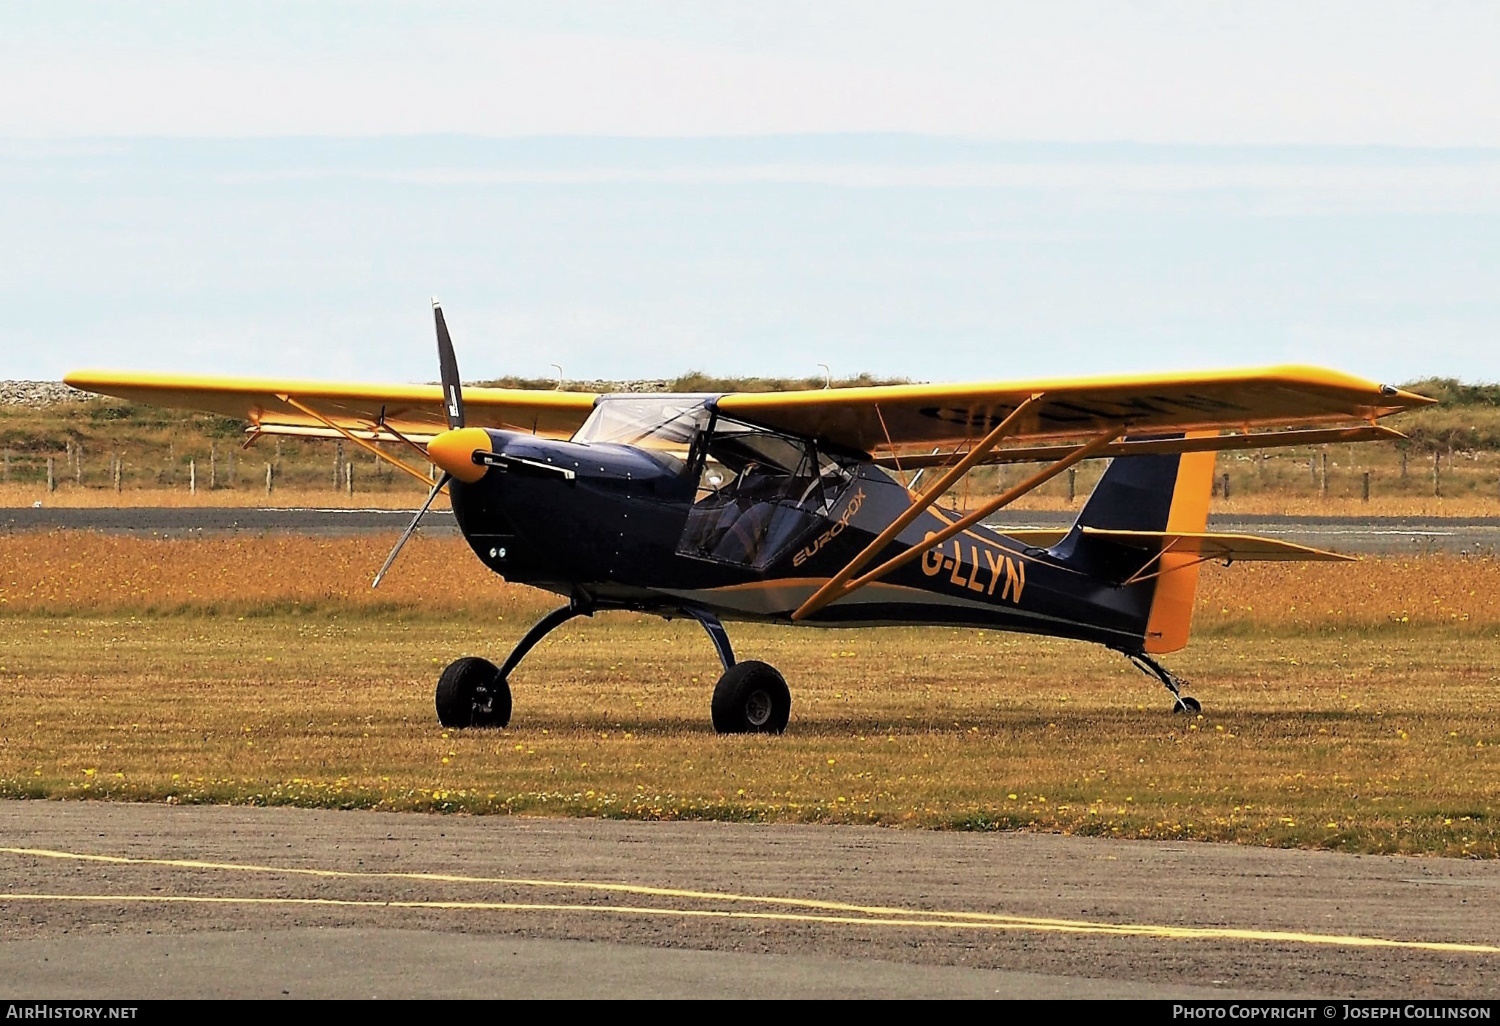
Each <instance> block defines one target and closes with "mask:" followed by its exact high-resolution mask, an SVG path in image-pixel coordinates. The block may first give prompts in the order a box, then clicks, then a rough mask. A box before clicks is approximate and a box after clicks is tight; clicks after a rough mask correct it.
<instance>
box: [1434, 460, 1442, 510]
mask: <svg viewBox="0 0 1500 1026" xmlns="http://www.w3.org/2000/svg"><path fill="white" fill-rule="evenodd" d="M1442 458H1443V454H1442V453H1440V452H1435V453H1433V454H1432V494H1433V495H1434V496H1436V497H1437V498H1439V499H1441V498H1442V497H1443V478H1442V469H1441V461H1442Z"/></svg>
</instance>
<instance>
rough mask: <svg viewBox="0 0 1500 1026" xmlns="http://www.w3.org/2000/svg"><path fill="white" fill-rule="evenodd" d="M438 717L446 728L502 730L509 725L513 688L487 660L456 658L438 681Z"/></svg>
mask: <svg viewBox="0 0 1500 1026" xmlns="http://www.w3.org/2000/svg"><path fill="white" fill-rule="evenodd" d="M437 714H438V722H439V723H441V724H442V725H443V726H445V727H503V726H505V725H506V724H507V723H509V722H510V685H509V684H508V683H506V680H505V678H504V677H502V676H501V675H500V668H499V667H498V666H496V665H495V664H494V663H492V662H490V661H489V660H488V659H480V658H479V657H478V656H464V657H463V658H462V659H456V660H454V661H453V662H451V663H449V664H448V668H447V669H446V670H444V671H443V675H442V676H441V677H439V678H438V685H437Z"/></svg>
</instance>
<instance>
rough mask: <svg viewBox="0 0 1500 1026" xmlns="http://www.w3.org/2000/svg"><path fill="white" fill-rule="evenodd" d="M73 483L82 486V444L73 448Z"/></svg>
mask: <svg viewBox="0 0 1500 1026" xmlns="http://www.w3.org/2000/svg"><path fill="white" fill-rule="evenodd" d="M73 483H74V484H75V485H78V486H79V487H82V486H83V443H82V442H79V443H78V444H77V445H75V446H73Z"/></svg>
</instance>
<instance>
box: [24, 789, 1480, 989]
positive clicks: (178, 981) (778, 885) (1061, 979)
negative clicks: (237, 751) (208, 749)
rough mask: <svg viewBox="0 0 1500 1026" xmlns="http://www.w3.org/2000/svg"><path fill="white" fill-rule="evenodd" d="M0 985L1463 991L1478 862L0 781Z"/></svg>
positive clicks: (1470, 965)
mask: <svg viewBox="0 0 1500 1026" xmlns="http://www.w3.org/2000/svg"><path fill="white" fill-rule="evenodd" d="M0 922H3V923H4V924H5V926H4V932H3V939H0V996H3V997H5V998H26V999H43V998H115V999H121V1000H129V999H146V998H162V997H257V998H258V997H273V998H274V997H280V996H288V997H366V996H370V997H373V996H380V997H440V996H441V997H586V998H612V997H635V998H638V997H698V998H701V997H928V998H930V997H1030V998H1039V997H1040V998H1048V997H1087V998H1128V997H1142V998H1183V999H1191V998H1205V997H1211V998H1227V997H1240V998H1244V997H1256V996H1307V997H1317V998H1340V997H1378V996H1389V997H1402V998H1420V997H1436V998H1471V997H1472V998H1480V997H1485V996H1489V995H1493V993H1494V979H1495V973H1496V970H1497V969H1500V865H1496V864H1493V863H1485V862H1476V861H1458V860H1449V859H1435V858H1420V859H1418V858H1391V857H1372V856H1366V857H1357V856H1345V855H1337V854H1331V853H1326V852H1303V851H1279V850H1271V849H1261V848H1248V847H1235V846H1229V845H1210V844H1192V843H1156V842H1140V841H1111V840H1107V839H1097V838H1079V837H1059V836H1050V835H1032V834H1018V833H1009V834H973V833H953V832H932V831H915V830H912V831H908V830H893V829H880V828H861V827H821V826H787V825H779V826H767V825H755V824H732V823H646V822H617V821H601V820H550V819H534V818H524V817H463V816H436V815H418V814H393V813H375V812H340V811H327V810H307V809H290V808H251V807H225V806H219V807H213V806H202V807H185V806H168V805H127V804H111V803H78V802H54V801H7V802H0Z"/></svg>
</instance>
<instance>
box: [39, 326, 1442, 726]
mask: <svg viewBox="0 0 1500 1026" xmlns="http://www.w3.org/2000/svg"><path fill="white" fill-rule="evenodd" d="M433 315H434V319H435V324H436V330H437V345H438V366H439V369H440V384H438V385H367V384H344V383H331V382H305V381H265V380H247V379H225V378H209V377H185V376H180V375H161V374H141V373H127V372H110V371H78V372H75V373H73V374H70V375H68V377H67V381H68V383H69V384H71V385H73V386H75V387H77V388H81V389H85V390H87V391H91V392H98V393H102V394H105V395H111V396H117V397H120V398H124V399H128V400H133V401H136V402H141V403H147V404H153V405H158V406H169V407H182V408H189V409H199V410H207V411H212V412H216V413H220V414H224V415H228V416H232V417H239V418H243V419H246V420H248V422H249V426H248V427H247V429H246V430H247V432H248V434H247V440H246V443H245V444H246V446H247V447H248V446H249V445H253V444H254V443H255V442H256V441H257V440H258V439H260V438H261V437H263V436H265V435H285V436H293V437H299V438H329V439H336V438H342V439H345V440H347V441H349V442H352V443H353V444H355V445H358V446H363V447H365V448H366V449H369V450H370V451H371V452H373V453H375V454H376V455H377V456H379V457H380V458H381V459H384V460H388V461H390V462H392V463H394V464H395V465H396V466H398V467H400V468H401V469H402V470H403V471H405V472H407V473H409V474H411V475H413V476H414V477H418V478H421V479H422V480H423V481H425V482H426V483H427V484H428V485H429V486H430V488H431V491H430V492H429V493H428V495H427V500H426V501H425V502H424V503H423V504H422V507H421V508H420V509H419V510H418V511H417V513H416V515H415V516H414V517H413V518H412V521H411V523H410V525H409V526H408V527H407V528H406V531H405V532H404V533H403V534H402V535H401V538H400V540H399V541H397V543H396V546H395V548H394V549H392V551H391V554H390V557H389V558H387V560H386V562H385V565H384V566H383V567H381V569H380V573H379V574H377V575H376V577H375V584H377V585H378V584H379V583H380V578H381V577H382V576H383V575H384V574H385V572H386V571H387V570H388V569H389V568H390V566H391V563H392V562H393V561H394V560H395V559H396V556H397V554H398V553H399V552H400V551H401V547H402V545H403V544H405V542H406V540H407V538H409V537H410V536H411V534H412V531H413V530H415V529H416V527H417V525H418V524H419V523H420V522H421V519H422V516H423V514H425V513H426V512H427V510H428V508H429V507H431V505H432V503H433V500H435V499H436V498H437V495H438V493H439V492H440V491H442V490H443V489H445V488H446V489H447V490H448V494H449V498H450V501H451V503H452V507H453V513H454V516H455V518H456V520H457V522H458V527H459V530H460V531H462V532H463V536H464V538H465V539H466V540H467V541H468V544H469V546H470V547H471V548H472V549H473V550H474V553H475V555H476V556H478V558H479V559H480V560H481V561H482V562H483V563H484V564H485V566H487V567H489V568H490V569H491V570H493V571H494V572H495V573H497V574H499V575H501V576H502V577H504V578H505V579H506V580H508V581H516V582H520V583H524V584H529V585H533V586H536V587H538V588H544V589H547V590H548V591H552V592H555V593H556V594H558V595H560V596H562V597H563V599H564V600H565V604H564V605H562V606H560V607H559V608H558V609H556V610H555V611H554V612H552V613H549V614H548V615H547V616H545V617H543V618H542V619H541V620H540V621H539V622H538V623H537V624H536V625H535V626H533V627H532V628H531V629H530V630H529V631H527V632H526V634H525V635H524V636H523V637H522V638H521V639H520V641H519V642H518V643H517V644H516V645H515V647H514V649H512V650H511V652H510V655H509V656H508V657H507V658H506V659H505V660H504V662H502V663H501V664H500V665H499V666H496V665H495V664H494V663H492V662H490V661H488V660H486V659H483V658H479V657H477V656H465V657H463V658H460V659H458V660H456V661H455V662H453V663H452V664H450V665H449V666H448V667H447V668H446V669H445V670H444V671H443V673H442V675H441V676H440V678H439V679H438V683H437V693H436V704H437V714H438V719H439V721H440V722H441V723H442V724H443V725H444V726H447V727H503V726H505V725H506V724H508V723H509V722H510V717H511V690H510V677H511V674H512V673H513V672H514V671H515V669H516V667H517V666H518V665H519V664H520V662H521V660H522V659H523V658H524V657H525V656H526V654H527V653H528V652H529V651H530V650H531V649H532V648H533V647H534V646H535V645H536V643H537V642H538V641H540V640H541V639H542V638H543V637H544V636H545V635H546V634H547V633H548V632H549V631H552V630H553V629H555V628H556V627H558V626H559V625H560V624H562V623H565V622H566V621H568V620H570V619H572V618H573V617H576V616H590V615H592V614H593V613H595V612H597V611H600V610H610V609H630V610H639V611H643V612H647V613H654V614H657V615H659V616H662V617H665V618H667V619H672V618H679V617H687V618H691V619H693V620H696V621H697V622H698V623H700V624H702V625H703V628H704V630H705V631H707V633H708V636H709V638H710V639H711V640H712V642H713V645H714V648H715V649H716V650H717V652H718V656H719V660H720V661H721V662H722V663H723V666H724V673H723V676H721V677H720V678H719V680H718V682H717V684H716V685H715V687H714V691H713V697H712V701H711V703H710V711H711V714H712V721H713V726H714V729H715V730H716V731H719V732H720V733H780V732H781V731H783V730H784V729H785V728H786V725H787V720H788V716H789V714H790V711H791V693H790V691H789V689H788V688H787V685H786V681H785V680H784V679H783V678H782V676H781V674H780V673H779V672H777V671H776V670H775V669H774V668H773V667H771V666H769V665H767V664H766V663H764V662H760V661H758V660H745V661H737V660H736V658H735V654H734V650H733V648H732V647H731V645H730V640H729V635H728V633H727V632H726V631H725V629H724V625H723V621H725V620H729V621H764V622H770V623H778V624H787V625H805V626H811V627H873V626H885V625H893V624H928V625H934V624H936V625H954V624H962V625H965V626H970V627H978V628H991V629H996V630H1006V631H1018V632H1022V633H1029V634H1041V635H1049V636H1052V637H1058V638H1071V639H1076V640H1079V641H1086V642H1094V643H1097V644H1100V645H1105V646H1107V647H1109V648H1111V649H1114V650H1116V651H1118V652H1120V653H1122V654H1123V655H1124V656H1125V657H1127V658H1129V659H1130V660H1131V661H1132V662H1134V663H1135V664H1136V666H1138V667H1139V668H1141V669H1142V670H1143V671H1144V672H1146V673H1147V674H1149V675H1151V676H1154V677H1155V678H1156V679H1157V680H1159V681H1160V682H1161V683H1162V684H1163V685H1164V686H1165V687H1166V688H1167V690H1168V691H1169V692H1170V693H1171V695H1172V699H1173V708H1174V710H1175V711H1179V712H1183V711H1189V712H1196V711H1198V710H1199V709H1200V708H1201V706H1200V705H1199V703H1198V701H1197V700H1196V699H1194V698H1192V697H1190V696H1188V695H1185V694H1183V693H1182V685H1183V682H1182V681H1181V680H1180V678H1178V677H1177V676H1176V675H1175V674H1173V673H1172V672H1171V671H1170V670H1168V669H1167V668H1166V667H1164V666H1162V665H1161V663H1160V662H1158V661H1157V659H1156V658H1155V656H1157V655H1160V654H1162V653H1166V652H1173V651H1176V650H1177V649H1180V648H1182V647H1183V646H1184V645H1185V644H1186V643H1187V640H1188V631H1189V627H1190V625H1191V620H1192V612H1193V597H1194V592H1195V590H1196V588H1197V582H1198V568H1199V566H1200V564H1202V563H1203V562H1205V561H1208V560H1223V561H1224V562H1226V563H1228V562H1232V561H1235V560H1303V559H1344V558H1347V557H1343V556H1339V555H1336V554H1334V553H1330V552H1322V551H1319V550H1316V549H1309V548H1305V547H1303V546H1299V545H1292V544H1288V543H1286V542H1282V541H1275V540H1272V539H1266V538H1255V537H1250V536H1245V535H1230V534H1214V533H1210V532H1208V531H1207V530H1206V528H1207V518H1208V503H1209V494H1210V488H1211V479H1212V474H1213V463H1214V453H1215V452H1216V451H1219V450H1226V449H1262V448H1266V447H1270V446H1288V445H1311V444H1325V443H1330V442H1359V441H1371V440H1376V439H1391V438H1400V437H1402V436H1401V435H1400V433H1399V432H1396V431H1394V430H1391V429H1389V428H1386V427H1383V426H1381V425H1379V424H1377V423H1376V421H1377V419H1378V418H1380V417H1383V416H1385V415H1387V414H1391V413H1395V412H1398V411H1400V410H1404V409H1410V408H1413V407H1416V406H1420V405H1423V404H1425V403H1428V402H1431V401H1432V400H1429V399H1427V398H1425V397H1423V396H1420V395H1416V394H1414V393H1412V392H1407V391H1403V390H1401V389H1398V388H1395V387H1392V386H1390V385H1377V384H1374V383H1372V382H1369V381H1364V380H1361V379H1359V378H1354V377H1350V376H1348V375H1344V374H1340V373H1336V372H1333V371H1328V370H1321V369H1317V368H1311V367H1273V368H1267V369H1262V370H1243V371H1240V370H1237V371H1216V372H1204V373H1183V374H1168V375H1136V376H1124V377H1098V378H1074V379H1060V380H1051V381H1030V382H998V383H996V382H991V383H981V384H951V385H926V384H918V385H888V386H875V387H861V388H839V389H818V390H808V391H786V392H766V393H747V392H731V393H727V394H717V393H713V394H662V393H653V394H639V393H629V394H616V395H590V394H585V393H578V392H563V391H540V390H528V389H509V388H477V387H470V388H467V389H465V388H464V387H463V386H462V385H461V384H460V381H459V373H458V362H457V359H456V358H455V355H454V350H453V343H452V340H451V339H450V337H449V333H448V327H447V324H446V322H445V320H444V317H443V311H442V307H441V306H440V305H439V304H438V303H437V301H436V300H434V301H433ZM376 443H392V444H393V445H394V446H396V447H404V448H402V449H401V451H406V450H409V451H411V452H412V453H414V454H416V456H418V457H419V462H418V463H417V464H416V465H413V464H411V463H408V462H406V461H405V460H402V459H400V458H399V457H396V456H393V455H391V454H390V453H388V452H387V451H386V450H385V449H382V448H380V447H379V446H378V445H377V444H376ZM1107 457H1108V458H1112V462H1111V463H1110V464H1109V466H1108V468H1107V469H1106V470H1105V472H1104V474H1103V476H1102V478H1101V479H1100V480H1099V483H1098V485H1097V486H1096V487H1095V489H1094V491H1093V493H1092V495H1091V496H1090V497H1089V499H1088V501H1087V503H1086V504H1085V505H1084V507H1083V509H1082V511H1081V512H1080V513H1079V516H1078V518H1077V521H1076V522H1075V523H1074V524H1073V525H1072V527H1071V528H1069V529H1068V530H1066V531H1053V532H1037V531H1029V532H1015V531H1012V532H1010V533H1008V534H1007V533H1001V532H1000V531H997V530H994V529H991V528H989V527H986V526H985V524H984V520H985V518H987V517H989V516H990V515H991V514H992V513H994V512H995V511H996V510H998V509H1000V508H1001V507H1003V506H1006V505H1008V504H1009V503H1011V502H1014V501H1015V500H1016V499H1018V498H1020V497H1021V496H1023V495H1025V494H1027V493H1028V492H1030V491H1032V490H1033V489H1035V488H1036V487H1037V486H1039V485H1041V484H1042V483H1044V482H1046V481H1048V480H1050V479H1052V478H1053V477H1056V476H1057V475H1058V474H1060V473H1062V472H1064V471H1066V470H1067V469H1068V468H1069V467H1072V466H1074V465H1075V464H1077V463H1078V462H1080V461H1081V460H1086V459H1101V458H1107ZM997 463H1006V464H1009V463H1018V464H1040V469H1037V470H1036V471H1035V472H1034V473H1031V474H1029V475H1028V476H1026V478H1025V479H1024V480H1022V481H1020V482H1019V483H1017V484H1015V485H1014V486H1012V487H1009V488H1006V489H1005V490H1004V491H1003V492H1002V493H1001V494H999V495H997V496H995V497H993V498H991V499H989V500H988V501H986V502H984V503H982V504H981V505H980V506H979V507H978V508H976V509H974V510H972V511H969V512H960V511H958V510H956V509H948V508H944V507H943V506H941V505H940V504H939V500H940V499H941V498H942V497H943V496H944V495H945V494H947V493H949V492H950V491H951V490H952V489H953V487H954V486H955V485H956V484H957V483H959V482H960V481H961V480H962V478H963V477H964V475H966V474H967V473H969V472H970V471H971V470H972V469H973V468H974V467H977V466H981V465H985V464H997ZM424 464H430V465H431V466H433V467H435V468H438V469H439V470H441V473H440V474H438V475H437V477H436V479H435V480H434V479H433V478H432V477H430V476H428V474H427V473H425V472H424V470H423V465H424ZM892 471H895V472H897V473H898V474H901V475H907V474H914V475H915V477H914V478H913V479H911V480H910V481H909V482H905V483H904V482H903V481H902V480H901V479H899V478H898V477H897V476H894V475H893V474H892V473H891V472H892ZM928 475H931V478H930V479H928ZM919 485H920V486H921V487H920V488H919V487H918V486H919Z"/></svg>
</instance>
